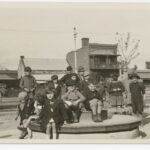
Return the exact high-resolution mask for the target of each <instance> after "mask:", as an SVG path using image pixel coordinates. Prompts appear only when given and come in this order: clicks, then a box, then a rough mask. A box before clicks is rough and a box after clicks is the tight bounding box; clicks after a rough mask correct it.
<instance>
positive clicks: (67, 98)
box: [62, 80, 85, 123]
mask: <svg viewBox="0 0 150 150" xmlns="http://www.w3.org/2000/svg"><path fill="white" fill-rule="evenodd" d="M66 85H67V90H68V91H67V92H66V93H65V94H64V95H63V96H62V100H63V101H64V103H65V107H66V108H67V111H68V115H70V116H69V117H70V118H69V119H70V122H72V121H73V122H74V123H78V122H79V115H80V107H81V103H82V102H83V101H84V100H85V97H84V96H83V95H82V94H81V93H80V92H79V91H78V90H77V89H76V85H75V83H74V82H72V80H68V81H67V83H66ZM72 114H73V116H72Z"/></svg>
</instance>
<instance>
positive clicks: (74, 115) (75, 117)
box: [73, 112, 79, 123]
mask: <svg viewBox="0 0 150 150" xmlns="http://www.w3.org/2000/svg"><path fill="white" fill-rule="evenodd" d="M73 118H74V123H78V122H79V119H78V116H77V114H76V113H74V112H73Z"/></svg>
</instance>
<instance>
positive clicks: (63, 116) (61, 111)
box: [40, 99, 68, 131]
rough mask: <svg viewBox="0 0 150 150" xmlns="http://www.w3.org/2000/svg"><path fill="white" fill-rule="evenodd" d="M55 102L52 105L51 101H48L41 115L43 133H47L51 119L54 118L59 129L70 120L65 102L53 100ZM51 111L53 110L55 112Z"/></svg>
mask: <svg viewBox="0 0 150 150" xmlns="http://www.w3.org/2000/svg"><path fill="white" fill-rule="evenodd" d="M53 101H54V103H53V104H52V105H51V104H50V100H48V99H46V101H45V104H44V106H43V108H42V111H41V113H40V120H41V121H42V129H43V131H46V126H47V124H48V122H49V120H50V119H51V118H53V120H54V122H55V124H56V125H57V127H60V126H62V125H63V123H64V121H66V120H68V116H67V113H66V109H65V106H64V103H63V101H62V100H60V99H53ZM51 109H53V111H52V110H51Z"/></svg>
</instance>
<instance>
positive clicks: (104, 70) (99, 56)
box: [67, 38, 119, 77]
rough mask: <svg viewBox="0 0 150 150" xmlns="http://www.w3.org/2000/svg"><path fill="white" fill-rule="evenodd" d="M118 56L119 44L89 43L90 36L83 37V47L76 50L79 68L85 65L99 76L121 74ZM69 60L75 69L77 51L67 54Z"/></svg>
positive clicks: (87, 69) (88, 70)
mask: <svg viewBox="0 0 150 150" xmlns="http://www.w3.org/2000/svg"><path fill="white" fill-rule="evenodd" d="M117 57H118V55H117V44H99V43H89V38H82V47H81V48H80V49H78V50H77V51H76V58H77V68H78V67H79V66H83V67H84V68H85V69H86V71H87V72H89V73H91V74H94V75H95V76H97V77H98V76H100V75H101V76H103V77H108V76H109V75H110V74H112V73H117V74H119V64H118V61H117ZM67 62H68V63H69V65H71V66H72V67H73V68H74V69H75V51H71V52H69V53H68V54H67Z"/></svg>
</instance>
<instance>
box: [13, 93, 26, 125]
mask: <svg viewBox="0 0 150 150" xmlns="http://www.w3.org/2000/svg"><path fill="white" fill-rule="evenodd" d="M26 98H27V93H26V92H24V91H23V92H20V93H19V94H18V99H19V104H18V105H17V116H16V117H15V120H17V119H18V117H20V123H19V126H18V128H20V127H22V126H23V120H24V119H26V118H27V111H28V110H27V102H26Z"/></svg>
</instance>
